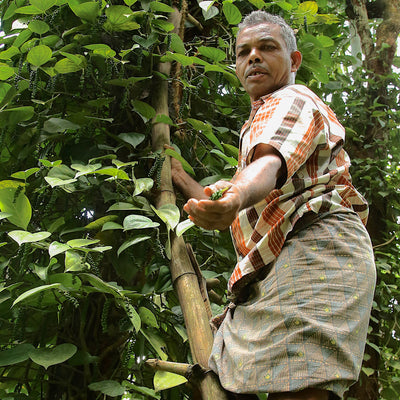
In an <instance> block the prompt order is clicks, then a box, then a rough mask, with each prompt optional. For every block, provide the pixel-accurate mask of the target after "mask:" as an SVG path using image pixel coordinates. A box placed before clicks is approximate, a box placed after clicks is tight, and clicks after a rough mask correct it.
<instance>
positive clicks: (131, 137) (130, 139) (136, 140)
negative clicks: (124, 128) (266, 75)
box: [118, 132, 146, 148]
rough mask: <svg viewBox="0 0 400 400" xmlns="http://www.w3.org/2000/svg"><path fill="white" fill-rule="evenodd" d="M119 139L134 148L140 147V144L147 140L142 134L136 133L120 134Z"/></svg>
mask: <svg viewBox="0 0 400 400" xmlns="http://www.w3.org/2000/svg"><path fill="white" fill-rule="evenodd" d="M118 137H119V138H120V139H122V140H123V141H124V142H126V143H129V144H130V145H131V146H132V147H134V148H136V147H137V146H139V144H140V143H142V142H143V141H144V139H145V138H146V136H145V135H143V134H142V133H136V132H129V133H120V134H119V135H118Z"/></svg>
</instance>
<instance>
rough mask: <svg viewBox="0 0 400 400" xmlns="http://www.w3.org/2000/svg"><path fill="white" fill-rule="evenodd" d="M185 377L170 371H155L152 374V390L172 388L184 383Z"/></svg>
mask: <svg viewBox="0 0 400 400" xmlns="http://www.w3.org/2000/svg"><path fill="white" fill-rule="evenodd" d="M186 382H187V379H186V378H185V377H184V376H182V375H178V374H173V373H172V372H167V371H156V373H155V375H154V380H153V383H154V390H155V391H156V392H159V391H161V390H166V389H170V388H173V387H175V386H179V385H182V384H183V383H186Z"/></svg>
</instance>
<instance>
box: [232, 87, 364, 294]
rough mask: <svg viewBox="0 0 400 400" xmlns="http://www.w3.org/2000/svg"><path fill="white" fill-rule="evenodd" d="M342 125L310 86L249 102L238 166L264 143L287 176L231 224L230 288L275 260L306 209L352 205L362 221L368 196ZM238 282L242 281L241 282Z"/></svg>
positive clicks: (329, 209) (285, 89)
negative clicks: (356, 176) (357, 183)
mask: <svg viewBox="0 0 400 400" xmlns="http://www.w3.org/2000/svg"><path fill="white" fill-rule="evenodd" d="M344 136H345V131H344V128H343V126H342V125H341V124H340V123H339V121H338V120H337V118H336V116H335V114H334V113H333V111H332V110H331V109H330V108H329V107H328V106H327V105H326V104H324V103H323V101H322V100H321V99H320V98H319V97H318V96H317V95H316V94H315V93H313V92H312V91H311V90H310V89H308V88H307V87H305V86H302V85H289V86H285V87H283V88H281V89H279V90H277V91H275V92H273V93H271V94H268V95H266V96H264V97H262V98H260V99H259V100H257V101H255V102H254V103H253V104H252V111H251V114H250V118H249V120H248V121H247V122H246V123H245V124H244V126H243V128H242V131H241V134H240V145H239V162H238V171H237V173H240V171H242V170H243V169H244V168H245V167H246V165H247V164H246V160H247V158H248V155H249V153H250V151H251V150H252V149H253V148H254V146H256V145H257V144H259V143H266V144H270V145H271V146H273V147H274V148H275V149H277V150H278V151H279V153H280V154H281V155H282V157H283V159H284V160H285V161H286V168H287V177H286V182H283V186H282V187H281V188H279V189H274V190H273V191H272V192H271V193H270V194H269V195H268V197H266V198H265V199H263V200H262V201H260V202H259V203H257V204H255V205H253V206H252V207H249V208H247V209H244V210H242V211H240V213H239V215H238V216H237V218H236V219H235V221H234V222H233V224H232V225H231V234H232V238H233V243H234V246H235V250H236V254H237V259H238V262H237V264H236V266H235V269H234V271H233V273H232V275H231V277H230V279H229V282H228V289H229V290H230V291H232V292H235V291H237V290H238V289H240V288H241V287H242V286H243V285H244V284H245V283H246V279H243V277H245V276H246V277H247V278H248V277H250V275H251V274H252V273H254V272H255V271H257V270H259V269H260V268H262V267H263V266H265V265H267V264H269V263H270V262H271V261H273V260H274V259H275V258H276V257H277V256H278V255H279V253H280V251H281V249H282V246H283V244H284V242H285V238H286V236H287V234H288V233H289V232H290V231H291V230H292V229H293V226H294V224H295V223H296V222H297V221H298V220H299V218H301V217H302V216H303V215H304V214H305V213H307V212H314V213H317V214H318V213H326V212H332V211H340V210H348V209H352V210H354V211H355V212H357V213H358V214H359V216H360V218H361V220H362V221H363V223H364V224H365V223H366V221H367V217H368V204H367V202H366V200H365V199H364V198H363V197H362V196H361V194H360V193H358V192H357V190H356V189H355V188H354V187H353V185H352V184H351V177H350V174H349V166H350V159H349V157H348V155H347V153H346V152H345V151H344V150H343V144H344ZM240 283H241V284H240Z"/></svg>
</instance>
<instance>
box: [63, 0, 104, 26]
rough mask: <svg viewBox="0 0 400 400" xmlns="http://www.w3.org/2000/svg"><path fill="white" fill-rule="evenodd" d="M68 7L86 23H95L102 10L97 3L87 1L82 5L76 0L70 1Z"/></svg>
mask: <svg viewBox="0 0 400 400" xmlns="http://www.w3.org/2000/svg"><path fill="white" fill-rule="evenodd" d="M68 5H69V6H70V8H71V10H72V12H73V13H74V14H75V15H76V16H77V17H79V18H81V19H83V20H85V21H89V22H95V21H96V18H97V16H98V15H99V11H100V8H99V3H98V2H97V1H86V2H83V3H80V2H79V1H76V0H69V1H68Z"/></svg>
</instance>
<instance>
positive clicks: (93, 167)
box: [71, 163, 102, 178]
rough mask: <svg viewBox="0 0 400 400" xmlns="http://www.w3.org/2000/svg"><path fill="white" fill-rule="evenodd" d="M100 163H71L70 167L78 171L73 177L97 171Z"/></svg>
mask: <svg viewBox="0 0 400 400" xmlns="http://www.w3.org/2000/svg"><path fill="white" fill-rule="evenodd" d="M101 166H102V165H101V164H100V163H97V164H87V165H82V164H71V168H72V169H75V170H76V171H78V172H77V173H76V174H75V178H79V177H80V176H82V175H87V174H92V173H93V172H94V171H97V170H98V169H100V168H101Z"/></svg>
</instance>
